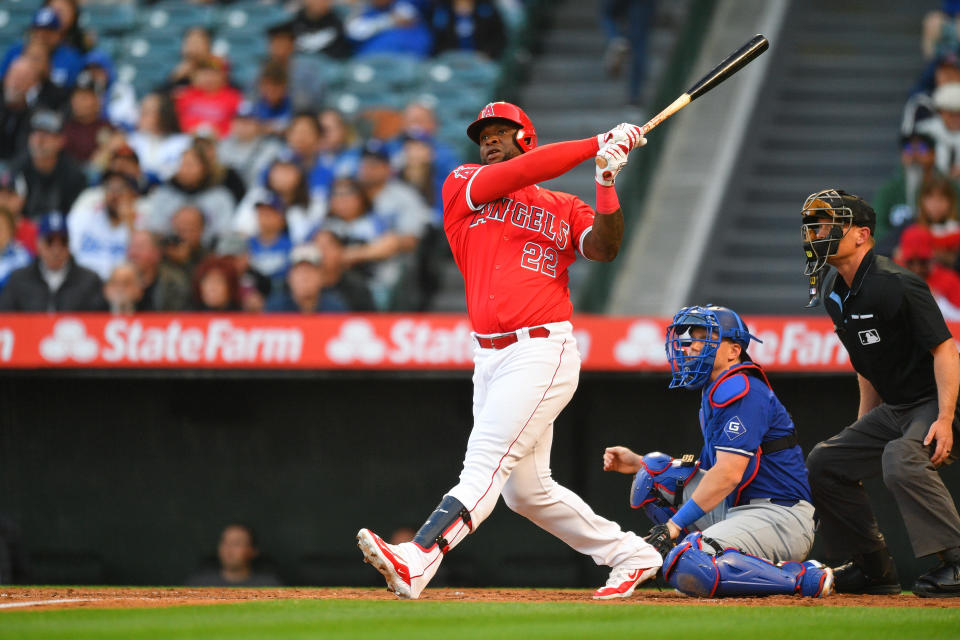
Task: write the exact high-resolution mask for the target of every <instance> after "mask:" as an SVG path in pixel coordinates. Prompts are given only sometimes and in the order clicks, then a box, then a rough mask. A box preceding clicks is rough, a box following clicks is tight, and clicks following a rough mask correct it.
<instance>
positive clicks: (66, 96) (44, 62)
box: [11, 40, 70, 111]
mask: <svg viewBox="0 0 960 640" xmlns="http://www.w3.org/2000/svg"><path fill="white" fill-rule="evenodd" d="M20 57H21V58H26V59H27V60H29V61H31V62H32V63H33V65H34V68H36V69H38V70H39V72H40V84H41V86H40V95H39V97H38V100H37V102H38V103H39V104H38V107H39V106H42V107H45V108H47V109H52V110H54V111H60V110H62V109H64V108H65V107H66V106H67V105H68V103H69V102H70V87H68V86H60V85H58V84H56V83H55V82H54V81H53V80H52V79H51V78H50V70H51V64H52V63H51V60H50V51H49V50H47V48H46V46H44V44H43V43H42V42H39V41H36V40H34V41H32V42H27V46H25V47H24V48H23V53H21V54H20ZM11 64H12V63H11Z"/></svg>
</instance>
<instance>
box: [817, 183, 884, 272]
mask: <svg viewBox="0 0 960 640" xmlns="http://www.w3.org/2000/svg"><path fill="white" fill-rule="evenodd" d="M800 215H801V216H802V217H803V226H802V228H801V235H802V238H803V253H804V255H805V256H806V258H807V264H806V267H805V268H804V271H803V273H804V275H808V276H809V275H813V274H814V273H816V272H817V271H819V270H820V269H822V268H823V267H824V266H825V265H826V264H827V259H828V258H830V256H833V255H835V254H836V253H837V250H838V249H839V247H840V241H841V240H842V239H843V237H844V236H845V235H846V234H847V233H848V232H849V231H850V229H852V228H853V227H854V226H857V227H867V228H868V229H870V233H871V234H872V233H873V232H874V229H875V228H876V223H877V214H876V213H875V212H874V210H873V209H872V208H871V207H870V205H868V204H867V203H866V202H865V201H864V200H863V199H862V198H860V197H859V196H855V195H853V194H850V193H847V192H846V191H841V190H840V189H824V190H823V191H817V192H816V193H811V194H810V195H809V196H807V199H806V201H805V202H804V203H803V210H802V211H801V212H800Z"/></svg>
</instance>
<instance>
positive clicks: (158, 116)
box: [127, 93, 191, 182]
mask: <svg viewBox="0 0 960 640" xmlns="http://www.w3.org/2000/svg"><path fill="white" fill-rule="evenodd" d="M127 140H128V142H129V143H130V146H131V147H132V148H133V150H134V151H136V153H137V157H138V158H139V159H140V167H141V169H142V170H143V172H144V173H145V174H146V175H147V176H148V178H149V179H150V180H151V181H152V182H163V181H166V180H169V179H170V178H171V177H173V174H174V173H176V171H177V167H179V166H180V158H181V157H182V156H183V152H184V150H186V149H187V147H189V146H190V142H191V140H190V136H187V135H184V134H182V133H180V125H179V123H178V122H177V113H176V111H175V109H174V106H173V102H172V101H171V100H170V98H169V97H167V96H166V95H164V94H160V93H150V94H147V95H146V96H145V97H144V98H143V101H142V103H141V104H140V120H139V122H138V124H137V130H136V131H134V132H133V133H131V134H130V136H129V137H128V139H127Z"/></svg>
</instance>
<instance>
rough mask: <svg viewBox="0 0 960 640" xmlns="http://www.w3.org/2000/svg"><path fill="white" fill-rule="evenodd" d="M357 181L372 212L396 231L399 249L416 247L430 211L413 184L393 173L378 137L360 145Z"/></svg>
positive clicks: (405, 249) (431, 215)
mask: <svg viewBox="0 0 960 640" xmlns="http://www.w3.org/2000/svg"><path fill="white" fill-rule="evenodd" d="M357 181H358V182H359V183H360V186H361V187H363V190H364V192H365V193H366V196H367V199H369V200H370V202H371V204H372V207H373V212H374V213H375V214H376V216H377V217H378V218H382V219H383V220H386V221H387V222H388V224H389V226H390V229H391V230H392V231H393V233H394V234H396V242H397V245H398V249H399V251H400V252H410V251H413V250H414V249H416V248H417V242H418V241H419V240H420V237H421V236H422V235H423V233H424V229H425V227H426V226H427V224H429V223H430V220H431V218H432V217H433V212H432V211H431V210H430V207H428V206H427V203H426V202H424V200H423V198H422V197H420V194H419V193H417V191H416V190H415V189H414V188H413V187H411V186H410V185H408V184H406V183H404V182H403V181H402V180H398V179H397V178H394V177H393V172H392V169H391V167H390V157H389V155H387V149H386V146H385V145H384V144H383V143H382V142H380V141H379V140H370V141H368V142H367V144H366V146H364V148H363V157H362V159H361V161H360V170H359V171H358V172H357Z"/></svg>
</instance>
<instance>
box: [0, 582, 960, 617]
mask: <svg viewBox="0 0 960 640" xmlns="http://www.w3.org/2000/svg"><path fill="white" fill-rule="evenodd" d="M591 593H592V592H590V591H589V590H582V589H427V590H426V591H425V592H424V594H423V595H422V596H421V598H420V601H429V602H436V601H466V602H470V601H475V602H584V603H593V604H596V605H597V606H611V605H613V606H631V605H688V606H689V605H697V606H711V607H722V606H731V605H736V606H748V607H760V606H797V607H911V608H939V609H945V608H960V598H943V599H924V598H917V597H915V596H913V595H910V594H903V595H898V596H863V595H846V594H834V595H832V596H830V597H828V598H824V599H822V600H819V599H812V598H799V597H791V596H768V597H764V598H722V599H705V598H691V597H688V596H684V595H682V594H680V593H677V592H676V591H673V590H666V589H665V590H663V591H659V590H657V589H640V590H637V591H636V592H635V593H634V595H633V596H632V597H630V598H627V599H617V600H602V601H598V600H593V599H592V598H591ZM311 599H312V600H396V599H397V598H396V596H394V595H393V594H392V593H389V592H387V591H385V590H382V589H369V588H367V589H358V588H284V589H241V588H232V589H223V588H181V587H6V588H2V590H0V615H2V612H3V611H24V610H30V611H33V610H44V609H74V608H83V609H127V608H136V607H174V606H184V605H204V604H228V603H235V602H252V601H256V600H311Z"/></svg>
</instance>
